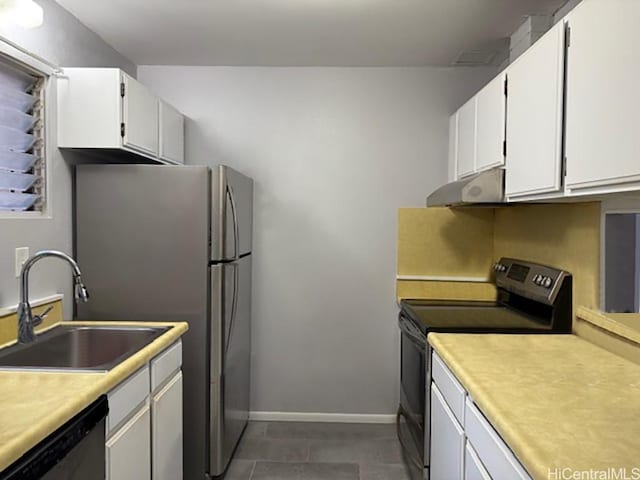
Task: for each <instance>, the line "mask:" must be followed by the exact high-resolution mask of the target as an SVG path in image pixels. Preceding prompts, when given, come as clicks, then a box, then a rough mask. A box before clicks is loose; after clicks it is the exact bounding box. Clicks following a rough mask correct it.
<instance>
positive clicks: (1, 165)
mask: <svg viewBox="0 0 640 480" xmlns="http://www.w3.org/2000/svg"><path fill="white" fill-rule="evenodd" d="M37 160H38V157H36V156H35V155H34V154H33V153H22V152H11V151H9V150H4V151H3V150H0V170H10V171H13V172H22V173H24V172H27V171H29V170H31V169H32V168H33V164H34V163H36V161H37Z"/></svg>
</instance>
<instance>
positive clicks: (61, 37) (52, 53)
mask: <svg viewBox="0 0 640 480" xmlns="http://www.w3.org/2000/svg"><path fill="white" fill-rule="evenodd" d="M38 3H39V4H40V5H41V6H42V7H43V9H44V25H43V26H42V27H40V28H37V29H33V30H23V29H20V28H18V27H10V26H6V25H4V26H2V25H0V36H1V37H4V38H6V39H8V40H10V41H12V42H14V43H16V44H18V45H20V46H22V47H24V48H26V49H28V50H30V51H32V52H33V53H35V54H37V55H39V56H41V57H43V58H45V59H46V60H48V61H49V62H52V63H54V64H57V65H60V66H69V67H70V66H114V67H120V68H123V69H125V70H126V71H127V72H129V73H130V74H132V75H135V73H136V67H135V65H134V64H133V63H131V62H130V61H129V60H128V59H126V58H124V57H123V56H121V55H120V54H118V53H117V52H116V51H115V50H114V49H113V48H111V47H110V46H109V45H107V44H106V43H105V42H104V41H103V40H102V39H101V38H100V37H98V36H97V35H96V34H95V33H93V32H91V31H90V30H89V29H87V28H86V27H85V26H84V25H82V24H81V23H80V22H79V21H78V20H77V19H76V18H75V17H73V16H72V15H71V14H69V13H68V12H67V11H66V10H64V9H62V8H61V7H60V6H58V5H57V4H56V3H55V2H53V1H51V0H38ZM49 100H50V101H49V104H48V107H49V118H51V119H53V120H55V88H54V89H53V90H52V95H51V96H50V97H49ZM55 145H56V124H55V121H53V122H51V123H50V124H49V125H48V134H47V148H48V151H49V173H48V174H49V175H50V178H51V207H52V209H51V214H52V215H51V218H48V219H44V218H43V219H33V220H26V219H0V307H6V306H11V305H15V304H16V303H17V302H18V294H19V292H18V280H17V279H16V278H15V275H14V273H15V272H14V250H15V248H16V247H29V248H30V249H31V253H32V254H33V253H35V252H36V251H37V250H40V249H43V248H55V249H59V250H64V251H66V252H71V248H72V245H71V225H72V224H71V173H70V167H69V166H68V165H67V164H66V163H65V161H64V159H63V158H62V156H61V154H60V152H59V151H58V149H57V148H55ZM53 293H64V294H65V312H64V314H65V317H67V318H71V314H72V310H71V306H72V303H71V298H72V291H71V277H70V274H69V272H68V267H67V266H65V265H63V264H61V263H59V262H56V261H55V260H53V261H51V260H49V261H47V260H45V261H43V262H42V263H41V264H40V265H37V266H36V267H35V268H34V270H33V275H32V280H31V297H32V298H34V299H37V298H41V297H44V296H47V295H50V294H53Z"/></svg>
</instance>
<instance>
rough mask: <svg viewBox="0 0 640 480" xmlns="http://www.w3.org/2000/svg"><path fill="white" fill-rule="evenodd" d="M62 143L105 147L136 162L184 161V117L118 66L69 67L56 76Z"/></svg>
mask: <svg viewBox="0 0 640 480" xmlns="http://www.w3.org/2000/svg"><path fill="white" fill-rule="evenodd" d="M58 146H59V147H60V148H75V149H89V150H92V151H94V152H95V153H100V150H101V149H102V150H106V151H107V152H105V153H108V154H109V155H110V156H114V155H118V154H125V157H126V159H127V160H129V161H133V162H135V161H137V160H143V161H146V162H147V163H148V162H149V160H151V161H155V162H158V163H184V128H183V117H182V115H181V114H180V113H179V112H178V111H177V110H175V109H174V108H172V107H170V106H169V105H168V104H166V103H165V102H163V101H162V100H160V99H159V98H158V97H157V96H156V95H154V94H153V93H152V92H151V90H149V89H148V88H147V87H145V86H144V85H143V84H141V83H140V82H138V81H137V80H135V79H134V78H132V77H130V76H129V75H127V74H126V73H124V72H122V71H121V70H119V69H117V68H65V70H64V75H63V76H62V77H61V78H60V79H59V81H58ZM131 154H135V155H131ZM145 159H146V160H145Z"/></svg>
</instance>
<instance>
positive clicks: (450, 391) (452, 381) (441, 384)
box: [431, 352, 467, 425]
mask: <svg viewBox="0 0 640 480" xmlns="http://www.w3.org/2000/svg"><path fill="white" fill-rule="evenodd" d="M431 365H432V366H431V370H432V371H431V378H432V380H433V382H434V383H435V384H436V385H437V386H438V390H440V392H441V393H442V396H443V397H444V399H445V401H446V402H447V405H449V408H450V409H451V411H452V412H453V414H454V415H455V416H456V418H457V419H458V422H460V425H463V424H464V400H465V398H466V396H467V392H466V391H465V389H464V388H462V385H460V382H458V379H457V378H456V377H455V376H454V375H453V373H451V371H450V370H449V368H448V367H447V366H446V365H445V364H444V362H443V361H442V359H441V358H440V357H439V356H438V354H437V353H435V352H433V362H431Z"/></svg>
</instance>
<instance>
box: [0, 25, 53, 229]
mask: <svg viewBox="0 0 640 480" xmlns="http://www.w3.org/2000/svg"><path fill="white" fill-rule="evenodd" d="M0 61H1V62H6V63H8V64H10V65H11V64H13V65H15V66H17V67H18V68H20V69H22V70H24V71H26V72H28V73H30V74H32V75H36V76H39V77H42V82H43V84H42V87H41V91H40V98H39V102H40V104H41V108H42V112H41V115H40V119H41V121H42V123H43V125H42V128H43V131H44V134H43V135H42V144H41V150H42V152H41V154H42V160H41V162H42V168H43V170H44V179H43V180H42V181H43V182H44V185H43V190H44V194H43V198H42V199H41V200H39V202H42V203H43V206H42V209H41V210H37V211H24V212H10V211H0V220H5V219H29V220H32V219H51V218H53V208H52V195H51V184H52V181H51V171H52V169H51V156H50V155H49V152H50V150H51V148H52V147H53V148H55V145H54V144H53V143H52V141H53V140H54V139H53V138H52V137H51V125H52V124H53V122H54V121H55V119H54V118H53V117H52V116H51V115H52V111H51V110H52V109H51V108H49V107H50V105H51V103H50V102H51V101H52V98H53V97H55V92H54V91H53V85H54V82H53V79H54V78H55V77H56V76H57V75H58V74H59V72H60V69H59V68H58V67H56V66H54V65H52V64H50V63H49V62H47V61H46V60H44V59H42V58H40V57H38V56H37V55H35V54H33V53H31V52H29V51H27V50H25V49H23V48H22V47H20V46H19V45H16V44H14V43H13V42H11V41H10V40H8V39H6V38H4V37H2V36H0Z"/></svg>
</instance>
